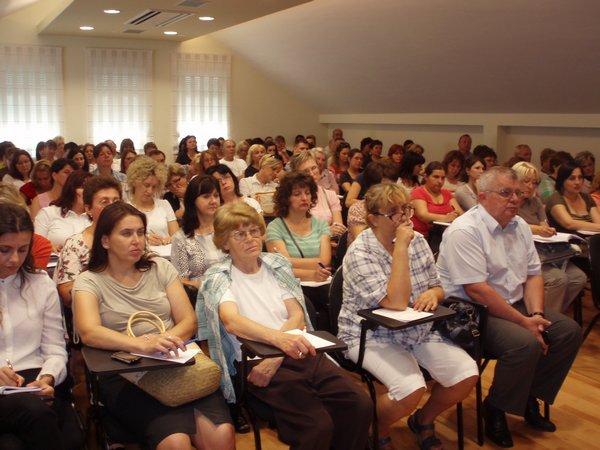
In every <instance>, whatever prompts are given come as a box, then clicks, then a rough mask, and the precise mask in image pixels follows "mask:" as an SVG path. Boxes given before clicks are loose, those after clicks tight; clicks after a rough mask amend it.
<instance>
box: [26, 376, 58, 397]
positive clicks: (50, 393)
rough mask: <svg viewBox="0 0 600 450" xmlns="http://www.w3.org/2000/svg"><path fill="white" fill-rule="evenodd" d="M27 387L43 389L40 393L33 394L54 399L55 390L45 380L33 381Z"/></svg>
mask: <svg viewBox="0 0 600 450" xmlns="http://www.w3.org/2000/svg"><path fill="white" fill-rule="evenodd" d="M27 387H39V388H42V390H41V391H39V392H33V394H36V395H40V396H42V397H48V398H53V397H54V388H53V387H52V386H51V385H49V384H48V383H47V382H46V381H45V380H44V379H43V378H42V379H39V380H35V381H32V382H31V383H29V384H28V385H27Z"/></svg>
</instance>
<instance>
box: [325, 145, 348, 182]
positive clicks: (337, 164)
mask: <svg viewBox="0 0 600 450" xmlns="http://www.w3.org/2000/svg"><path fill="white" fill-rule="evenodd" d="M350 149H351V147H350V144H348V143H347V142H343V141H342V142H340V143H339V144H338V146H337V147H336V149H335V152H334V154H333V156H332V157H331V163H330V164H329V170H331V171H332V172H333V174H334V175H335V180H336V182H338V183H339V181H340V175H341V174H343V173H344V172H346V170H348V161H349V160H348V155H349V153H350Z"/></svg>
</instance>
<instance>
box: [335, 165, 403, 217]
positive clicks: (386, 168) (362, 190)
mask: <svg viewBox="0 0 600 450" xmlns="http://www.w3.org/2000/svg"><path fill="white" fill-rule="evenodd" d="M363 164H364V162H363ZM375 164H376V165H377V166H379V169H377V170H378V171H379V170H381V172H382V177H383V178H386V179H388V180H391V181H393V182H394V183H396V182H397V180H398V169H397V168H396V166H394V164H392V163H391V161H389V160H387V159H381V161H378V162H376V163H375ZM370 166H371V164H370V163H369V164H367V165H366V166H364V167H365V170H364V171H363V172H361V173H360V174H359V175H358V176H357V177H356V181H353V182H352V186H350V190H349V191H348V195H346V199H345V201H344V203H345V205H346V207H348V208H350V207H351V206H352V205H353V204H354V203H356V202H358V201H359V200H362V199H363V198H364V197H365V194H366V193H367V190H368V189H369V187H371V185H368V186H367V184H368V183H365V172H366V170H367V169H366V168H367V167H370Z"/></svg>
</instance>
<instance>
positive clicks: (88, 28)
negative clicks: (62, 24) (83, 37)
mask: <svg viewBox="0 0 600 450" xmlns="http://www.w3.org/2000/svg"><path fill="white" fill-rule="evenodd" d="M79 29H80V30H82V31H92V30H93V29H94V27H88V26H83V27H79Z"/></svg>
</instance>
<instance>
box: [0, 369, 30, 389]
mask: <svg viewBox="0 0 600 450" xmlns="http://www.w3.org/2000/svg"><path fill="white" fill-rule="evenodd" d="M24 381H25V378H23V377H22V376H21V375H19V374H18V373H17V372H15V371H14V370H13V369H11V368H10V367H6V366H5V367H0V386H15V387H20V386H23V382H24Z"/></svg>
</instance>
